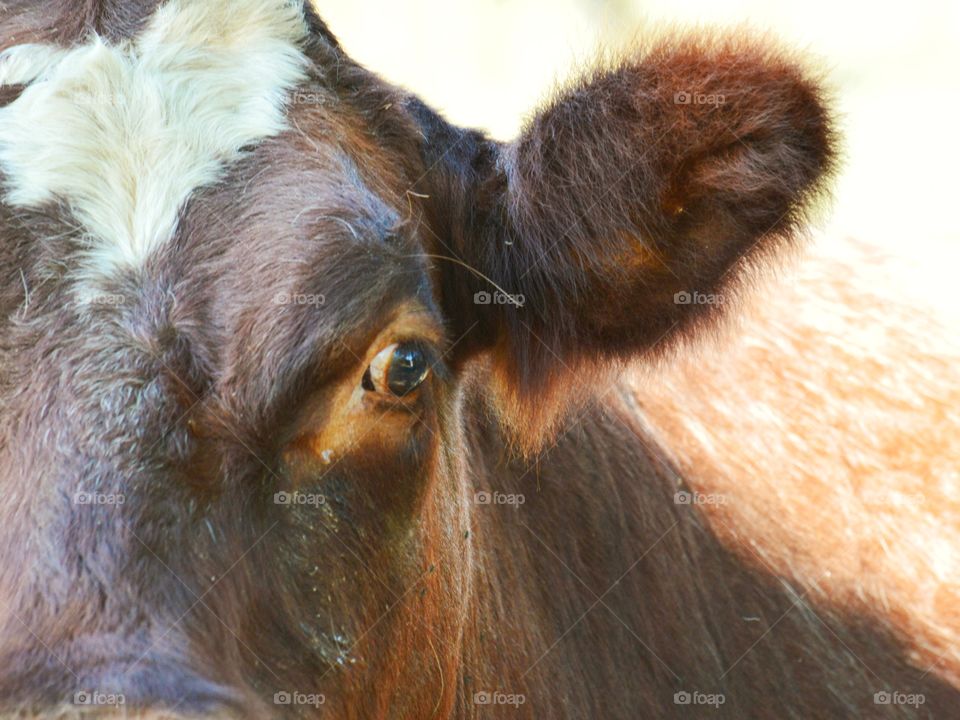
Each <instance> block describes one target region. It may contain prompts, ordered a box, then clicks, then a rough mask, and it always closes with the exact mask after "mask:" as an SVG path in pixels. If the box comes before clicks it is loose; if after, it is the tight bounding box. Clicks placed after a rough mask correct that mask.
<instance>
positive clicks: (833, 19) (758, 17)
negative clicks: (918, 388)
mask: <svg viewBox="0 0 960 720" xmlns="http://www.w3.org/2000/svg"><path fill="white" fill-rule="evenodd" d="M314 1H315V4H316V6H317V8H318V9H319V11H320V13H321V15H322V16H323V17H324V19H325V20H326V21H327V23H328V24H329V25H330V28H331V30H332V31H333V32H334V33H335V34H336V35H337V36H338V37H339V38H340V40H341V42H342V43H343V45H344V46H345V47H346V49H347V51H348V52H349V53H350V54H351V55H352V56H353V57H354V58H355V59H357V60H359V61H360V62H362V63H364V64H365V65H366V66H368V67H369V68H371V69H372V70H375V71H377V72H379V73H380V74H382V75H383V76H385V77H387V78H388V79H389V80H391V81H393V82H396V83H399V84H401V85H404V86H405V87H407V88H409V89H411V90H413V91H415V92H417V93H419V94H420V95H422V96H423V97H424V98H425V99H426V100H427V101H429V102H430V103H431V104H433V105H434V106H435V107H437V108H439V109H441V110H442V111H443V112H444V113H445V114H446V115H447V117H448V118H449V119H450V120H452V121H454V122H457V123H459V124H462V125H469V126H474V127H480V128H484V129H486V130H489V131H490V132H491V133H493V134H494V135H495V136H497V137H499V138H502V139H508V138H510V137H512V136H513V135H514V134H515V132H516V131H517V129H518V127H519V126H520V124H521V122H522V120H523V118H524V117H525V115H526V114H527V113H529V112H530V111H531V110H533V109H534V108H535V107H536V104H537V103H538V101H539V100H540V99H541V98H543V97H544V95H545V93H546V92H547V91H548V90H549V89H550V88H551V87H552V86H553V85H554V84H555V83H556V82H560V81H562V80H563V79H564V78H565V77H567V76H568V75H569V74H570V72H571V71H573V70H574V69H575V68H576V67H577V66H578V64H579V65H582V64H583V63H584V62H587V61H589V60H590V58H592V57H596V53H597V50H598V48H601V47H605V48H608V49H609V48H622V47H629V43H630V40H631V38H635V37H643V36H644V35H645V34H646V33H649V32H652V31H655V30H656V29H657V28H663V27H664V26H665V25H673V24H677V25H683V26H689V25H695V24H698V23H703V24H721V25H740V24H742V23H744V22H748V23H749V24H750V25H751V26H752V27H755V28H757V29H760V30H770V31H773V32H774V33H775V34H776V35H777V36H779V37H781V38H783V39H784V40H785V41H787V42H788V43H790V44H792V45H796V46H799V47H801V48H806V49H807V50H808V51H809V52H811V53H812V54H813V55H814V56H816V57H818V58H820V59H821V60H822V62H823V64H824V65H825V67H826V68H827V69H828V71H829V76H830V78H831V81H832V82H833V84H834V86H835V89H836V94H837V97H838V100H839V103H838V108H839V111H840V114H841V118H842V123H843V125H842V129H843V132H844V136H845V142H846V148H845V152H846V160H845V165H844V171H843V174H842V176H841V178H840V181H839V183H838V185H837V188H836V202H835V205H834V206H833V212H832V214H831V216H830V220H829V226H828V231H829V232H830V233H834V232H840V233H847V234H851V235H856V236H858V237H860V238H864V239H869V240H871V241H872V242H877V243H882V244H885V245H888V246H889V245H898V246H900V247H899V250H900V251H901V252H902V251H903V250H904V247H906V248H911V249H915V250H911V252H913V251H915V252H916V253H934V254H936V253H937V248H938V247H939V248H941V249H944V250H946V248H945V247H944V243H949V244H950V245H951V248H950V249H951V250H952V249H955V248H956V247H957V246H960V227H958V226H960V222H958V220H957V219H956V218H957V213H956V211H955V208H956V206H957V204H958V203H957V197H956V195H957V192H958V190H960V183H958V182H957V177H958V173H960V142H958V141H957V135H958V132H960V2H958V0H952V1H950V0H913V1H912V2H909V3H866V2H856V3H844V2H842V0H807V1H806V2H796V1H795V0H791V1H790V2H785V1H784V0H774V1H770V0H349V2H345V1H344V0H314Z"/></svg>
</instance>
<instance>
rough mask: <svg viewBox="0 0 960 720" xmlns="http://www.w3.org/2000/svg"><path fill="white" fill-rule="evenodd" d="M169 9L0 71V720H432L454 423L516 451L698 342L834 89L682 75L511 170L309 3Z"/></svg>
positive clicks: (451, 523)
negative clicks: (364, 65) (325, 719)
mask: <svg viewBox="0 0 960 720" xmlns="http://www.w3.org/2000/svg"><path fill="white" fill-rule="evenodd" d="M149 5H150V4H149V3H148V4H147V7H139V6H138V7H136V8H133V6H131V7H130V8H128V9H127V10H126V11H122V10H121V9H118V8H117V7H113V6H112V5H111V6H110V12H106V13H99V14H97V15H96V18H95V19H90V21H89V22H90V23H104V22H107V23H109V22H116V24H117V25H116V27H113V26H110V28H112V29H108V28H106V27H103V28H101V32H100V33H99V35H94V34H92V33H91V32H90V25H89V23H88V25H85V26H84V30H83V31H82V32H81V34H80V35H78V36H77V37H74V38H69V42H64V41H63V40H64V39H63V38H62V37H60V36H59V35H58V34H57V33H62V32H63V27H65V26H64V24H63V23H62V22H61V23H57V22H51V20H50V18H48V17H40V15H43V14H44V12H45V11H44V10H29V9H26V10H16V9H15V10H14V11H13V15H12V17H11V19H10V22H9V25H8V26H9V28H10V29H9V30H8V31H6V34H5V36H4V43H5V45H4V46H5V47H6V48H7V49H6V50H5V52H4V53H3V55H0V63H2V64H0V80H2V81H3V85H4V93H5V95H4V99H5V101H6V104H5V106H4V107H3V108H2V110H0V168H2V171H3V180H4V196H3V204H2V205H0V215H2V228H3V239H2V243H0V270H2V282H3V285H2V296H0V297H2V302H3V310H4V312H3V317H2V329H0V338H2V353H3V360H2V388H0V403H2V408H3V413H2V420H0V423H2V424H0V483H2V488H3V509H2V513H3V515H2V517H3V523H2V524H0V525H2V527H0V535H2V537H0V548H2V551H0V552H2V553H3V557H2V559H0V640H2V642H0V702H2V703H3V704H4V709H5V711H10V710H12V709H14V708H21V709H22V710H24V711H25V712H26V713H28V714H33V715H36V716H41V717H46V716H52V714H53V713H55V712H61V713H67V714H69V713H76V714H83V713H86V712H91V713H94V712H105V711H106V712H109V711H111V710H117V711H118V712H119V711H121V710H122V711H126V712H130V711H131V710H133V711H136V712H140V711H142V712H144V713H148V712H162V713H164V716H169V715H170V714H171V713H174V712H178V713H181V714H183V715H185V716H191V717H192V716H197V715H207V716H211V717H223V716H228V715H235V716H238V717H247V716H249V717H272V716H278V717H281V716H303V715H311V714H316V715H320V714H322V713H328V714H329V716H332V717H375V716H377V717H379V716H383V715H384V714H387V713H388V712H389V713H390V714H391V716H396V717H413V716H418V713H419V712H420V711H421V710H422V709H423V708H428V713H429V712H430V711H434V712H436V713H437V716H443V715H444V713H449V711H450V708H451V707H452V706H453V704H454V702H455V694H456V683H455V682H453V680H452V679H453V678H455V677H456V676H457V672H458V658H459V657H460V652H461V651H460V645H461V643H462V641H463V634H464V628H465V626H466V618H467V617H468V615H469V612H470V598H471V593H472V589H473V586H474V584H475V583H476V582H477V579H476V578H475V577H474V576H473V572H472V571H473V567H474V563H473V559H472V553H473V545H472V543H473V540H472V538H471V535H470V528H471V523H470V507H471V503H470V498H472V496H473V490H474V489H473V480H472V478H471V473H470V466H469V465H470V463H469V452H470V450H469V448H471V447H473V445H472V444H471V443H470V442H468V441H467V440H468V439H467V438H465V437H464V435H465V432H466V431H467V430H468V429H469V428H470V427H471V423H470V420H469V418H466V417H464V409H463V408H464V407H465V405H464V400H463V398H464V395H465V394H468V393H469V394H471V395H474V396H475V395H476V394H477V390H478V389H479V391H480V394H481V395H483V396H487V397H488V398H490V401H489V403H488V404H489V406H490V409H491V412H492V413H493V414H496V415H497V416H498V417H499V418H500V420H501V422H502V424H503V425H504V426H505V427H507V428H512V430H511V431H510V432H511V433H512V434H511V435H510V437H511V438H512V440H513V441H515V442H516V444H517V445H519V446H524V447H530V446H533V445H535V443H536V442H537V441H538V439H539V438H541V437H542V436H543V434H544V433H545V432H546V431H548V430H549V426H550V424H551V421H552V418H554V417H556V415H557V411H558V409H562V407H563V406H564V404H565V403H566V401H567V399H568V398H569V397H571V395H572V394H571V393H570V392H567V391H566V388H567V387H568V386H569V385H571V378H574V377H576V378H578V383H577V384H578V385H579V386H580V387H581V388H583V387H584V386H586V385H587V384H588V383H587V382H586V381H585V380H584V378H589V377H591V376H592V374H593V373H595V371H596V370H597V369H598V368H600V367H603V366H604V365H605V364H607V363H610V362H614V361H618V360H625V359H627V358H629V357H632V356H634V355H638V354H641V353H644V352H650V351H651V350H652V349H654V348H658V347H661V346H662V344H663V343H664V342H665V341H669V340H670V339H671V338H673V337H675V336H679V335H680V334H681V332H682V331H683V330H685V329H689V328H692V327H695V326H696V325H697V324H698V323H699V322H701V321H703V320H704V318H705V317H706V316H707V314H708V311H709V310H710V309H711V306H709V305H703V304H700V303H696V302H686V301H685V298H686V297H687V296H689V295H691V294H692V293H699V294H708V293H714V292H717V291H719V290H720V289H722V288H727V287H729V286H730V283H731V281H732V279H733V277H734V276H736V274H737V273H732V272H730V271H731V269H732V268H733V267H734V265H735V264H737V263H739V264H741V265H742V264H744V262H747V263H748V262H749V261H750V260H751V259H753V258H756V257H758V256H759V254H760V253H762V252H763V251H766V250H769V249H770V248H771V247H777V246H779V245H782V242H783V240H784V239H785V238H790V237H791V235H792V231H793V230H794V228H795V227H797V224H798V222H799V221H800V219H801V213H802V210H803V208H804V207H805V205H806V202H807V200H808V199H809V198H810V197H811V196H812V195H813V194H814V193H815V191H816V189H817V188H818V187H819V183H820V181H821V179H822V177H823V176H824V174H825V172H826V171H827V170H828V168H829V165H830V157H831V155H830V150H829V148H830V131H829V126H828V122H827V119H826V117H825V114H824V110H823V106H822V104H821V102H820V100H819V97H818V93H817V90H816V86H815V85H814V84H812V83H811V82H810V81H808V80H807V79H805V78H804V76H803V75H802V74H801V73H800V72H799V71H798V70H797V69H796V67H795V66H794V65H793V64H792V63H790V62H788V61H786V60H784V59H783V58H782V57H780V56H778V55H775V54H772V53H770V52H769V51H767V50H765V49H763V48H761V47H758V46H755V45H752V44H749V43H743V42H736V41H733V40H724V39H711V40H708V41H694V40H690V39H687V40H678V41H670V42H666V43H663V44H661V45H658V46H656V47H653V48H651V49H649V50H648V51H647V52H646V53H645V54H642V55H640V56H638V58H637V59H633V60H630V61H625V62H624V63H622V64H621V65H619V66H617V67H614V68H610V69H608V70H605V71H603V72H598V73H597V74H596V76H595V77H591V78H588V79H585V80H583V81H582V82H581V83H580V84H579V85H578V86H576V87H574V88H573V89H571V90H570V91H568V92H567V93H566V94H564V95H563V96H561V97H559V98H558V99H557V100H556V101H555V102H554V103H553V104H552V105H551V106H550V107H549V108H547V109H546V110H544V111H543V112H542V113H541V114H540V115H538V116H537V117H536V119H535V120H533V121H532V123H531V124H530V125H529V126H528V128H527V129H526V130H525V132H524V134H523V135H522V136H521V138H520V139H518V140H517V141H516V142H515V143H513V144H510V145H501V144H498V143H495V142H493V141H490V140H488V139H486V138H485V137H484V136H483V135H481V134H479V133H474V132H468V131H463V130H460V129H457V128H454V127H452V126H450V125H448V124H447V123H445V122H444V121H443V120H442V119H441V118H440V117H439V116H437V115H436V114H435V113H433V112H432V111H431V110H430V109H429V108H426V107H425V106H423V105H422V104H421V103H420V102H419V101H417V100H416V99H414V98H412V97H410V96H408V95H406V94H405V93H403V92H400V91H399V90H397V89H395V88H392V87H389V86H387V85H385V84H384V83H382V82H380V81H379V80H378V79H377V78H376V77H374V76H372V75H370V74H368V73H367V72H366V71H364V70H363V69H361V68H359V67H358V66H356V65H354V64H353V63H352V62H351V61H350V60H349V58H347V57H346V56H345V55H344V53H343V51H342V49H341V48H340V47H339V46H338V45H337V44H336V41H335V40H334V39H333V38H332V37H331V36H330V35H329V33H327V31H326V29H325V27H324V26H323V25H322V23H320V22H319V21H318V20H317V19H316V18H314V17H313V16H312V14H311V13H310V12H308V11H304V9H303V8H301V7H299V6H296V5H294V4H290V3H287V2H282V1H280V0H238V1H236V2H231V3H227V2H219V1H217V2H209V1H207V2H199V0H195V1H194V0H180V1H175V0H171V1H170V2H167V3H165V4H162V5H161V6H159V7H152V6H149ZM48 11H49V12H50V13H55V12H59V10H55V9H49V10H48ZM64 12H66V13H68V14H70V13H72V14H82V13H83V12H85V11H84V10H82V9H80V8H67V9H66V10H64ZM124 12H126V13H127V14H126V15H124ZM114 17H115V18H116V19H115V21H113V20H110V18H114ZM91 18H93V16H91ZM104 18H107V19H106V20H105V19H104ZM121 21H122V22H121ZM120 27H122V28H126V30H125V31H124V32H121V31H120V30H118V29H117V28H120ZM108 30H109V31H108ZM684 93H696V94H699V95H704V96H706V95H711V96H717V95H720V94H723V93H725V94H726V97H725V104H717V103H713V104H701V103H699V102H686V101H685V97H686V96H685V95H684ZM699 95H697V97H699ZM471 407H475V405H471ZM121 701H122V703H123V705H124V707H123V708H118V707H117V704H118V703H120V702H121ZM421 714H422V713H421ZM325 716H326V715H325Z"/></svg>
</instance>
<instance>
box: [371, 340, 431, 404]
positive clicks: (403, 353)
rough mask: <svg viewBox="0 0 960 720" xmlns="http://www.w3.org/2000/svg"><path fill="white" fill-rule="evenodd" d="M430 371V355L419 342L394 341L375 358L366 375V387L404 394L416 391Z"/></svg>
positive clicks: (393, 393) (372, 389)
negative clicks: (428, 356)
mask: <svg viewBox="0 0 960 720" xmlns="http://www.w3.org/2000/svg"><path fill="white" fill-rule="evenodd" d="M429 374H430V367H429V365H428V364H427V357H426V355H425V354H424V352H423V350H422V349H421V348H420V347H419V346H418V345H416V344H414V343H394V344H393V345H390V346H388V347H386V348H384V349H383V350H381V351H380V352H379V353H377V356H376V357H375V358H373V362H371V363H370V367H369V368H367V372H366V374H365V375H364V376H363V387H364V389H365V390H371V391H375V392H380V393H390V394H392V395H396V396H397V397H403V396H404V395H407V394H409V393H411V392H413V391H414V390H416V389H417V388H418V387H419V386H420V385H421V384H422V383H423V381H424V380H426V379H427V375H429Z"/></svg>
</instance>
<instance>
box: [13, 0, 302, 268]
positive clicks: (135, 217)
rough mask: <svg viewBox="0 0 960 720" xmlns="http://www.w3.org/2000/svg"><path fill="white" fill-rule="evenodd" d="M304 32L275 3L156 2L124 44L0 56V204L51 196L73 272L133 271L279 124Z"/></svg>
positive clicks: (294, 16) (297, 70)
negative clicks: (66, 220)
mask: <svg viewBox="0 0 960 720" xmlns="http://www.w3.org/2000/svg"><path fill="white" fill-rule="evenodd" d="M306 33H307V26H306V22H305V19H304V17H303V11H302V7H300V6H299V4H297V3H293V2H289V1H288V0H276V2H272V3H271V2H263V1H262V0H170V1H169V2H167V3H165V4H164V5H162V6H161V7H160V8H159V9H158V10H157V11H156V12H155V14H154V15H153V16H152V18H151V19H150V21H149V23H148V24H147V26H146V27H145V28H144V30H143V31H142V32H141V33H140V34H139V35H138V36H137V37H136V38H133V39H131V40H128V41H124V42H121V43H118V44H108V43H106V42H104V41H103V40H102V39H100V38H98V37H92V38H91V39H90V40H89V41H88V42H86V44H83V45H79V46H75V47H73V48H70V49H65V48H61V47H57V46H52V45H36V44H33V45H21V46H15V47H12V48H10V49H8V50H6V51H5V52H3V53H0V84H12V83H19V84H26V85H27V87H26V88H25V89H24V91H23V92H22V93H21V94H20V96H19V97H18V98H17V99H16V100H15V101H13V102H12V103H10V104H9V105H7V106H6V107H4V108H2V109H0V170H2V172H3V175H4V180H5V184H4V201H5V202H6V203H8V204H9V205H11V206H14V207H22V208H38V207H40V206H42V205H44V204H47V203H50V202H61V203H65V204H66V206H67V207H69V209H70V211H71V214H72V216H73V218H74V219H75V221H76V222H77V223H78V224H79V225H80V226H81V231H82V236H83V251H82V254H81V259H80V266H79V267H78V268H77V272H78V275H79V276H80V277H81V278H82V279H83V280H86V281H88V282H91V283H96V282H97V281H98V280H101V279H103V278H104V277H109V276H112V275H114V274H116V273H117V272H118V271H120V270H123V269H125V268H131V267H133V268H135V267H137V266H139V265H141V264H142V263H143V262H144V261H145V260H146V259H147V258H148V257H149V256H150V255H151V254H153V253H154V252H156V251H157V250H158V249H160V248H161V247H162V246H163V245H164V244H165V243H167V242H168V241H170V240H171V238H173V236H174V235H175V233H176V230H177V223H178V218H179V217H180V213H181V210H182V208H183V206H184V204H185V203H186V201H187V199H188V198H189V197H190V196H191V194H192V193H193V192H194V191H196V190H197V189H198V188H202V187H204V186H209V185H211V184H213V183H215V182H216V181H218V180H219V179H220V178H221V177H222V175H223V173H224V172H225V171H226V169H227V168H229V167H230V166H231V165H232V164H233V163H234V162H235V161H236V160H238V159H239V158H240V157H241V154H242V151H243V149H244V147H245V146H249V145H251V144H253V143H256V142H258V141H261V140H263V139H264V138H267V137H270V136H273V135H276V134H278V133H280V132H281V131H283V130H284V129H285V126H286V100H287V98H288V97H289V96H290V93H291V91H292V89H293V88H294V87H295V86H296V85H297V84H298V83H299V82H301V81H302V80H303V79H304V78H305V76H306V68H307V61H306V58H305V56H304V55H303V53H302V51H301V42H302V41H303V39H304V37H305V36H306Z"/></svg>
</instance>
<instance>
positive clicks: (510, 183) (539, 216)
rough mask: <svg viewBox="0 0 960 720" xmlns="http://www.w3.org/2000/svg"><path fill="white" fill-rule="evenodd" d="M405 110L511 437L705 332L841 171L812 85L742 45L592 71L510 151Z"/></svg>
mask: <svg viewBox="0 0 960 720" xmlns="http://www.w3.org/2000/svg"><path fill="white" fill-rule="evenodd" d="M409 107H410V110H411V111H412V112H413V114H414V115H415V117H416V119H417V122H418V123H419V126H420V128H421V132H422V135H423V137H424V139H425V142H424V147H425V150H424V161H425V163H426V167H427V168H428V170H427V172H426V175H425V177H424V178H423V180H422V181H421V183H420V190H421V191H422V194H424V195H427V196H429V197H428V199H427V200H425V203H426V207H427V211H428V225H429V230H430V232H429V233H427V235H428V237H427V238H426V242H427V245H428V252H429V254H431V255H434V256H437V258H440V257H441V256H442V257H443V258H444V259H438V260H437V261H436V263H435V267H436V292H437V295H438V297H439V302H440V304H441V306H442V308H443V309H444V311H445V313H446V315H447V317H448V318H449V321H450V322H451V324H452V326H453V327H454V328H455V329H456V330H457V331H458V333H457V334H458V336H459V334H461V333H462V334H464V337H463V338H462V340H461V341H460V343H459V344H458V347H457V349H456V353H457V358H458V359H465V358H468V357H471V356H474V355H476V354H477V353H480V352H483V353H486V354H487V355H488V356H490V357H491V358H492V368H493V377H494V379H495V381H496V385H497V389H498V403H497V404H498V406H499V408H500V410H501V411H502V412H503V414H504V419H506V420H507V421H509V422H510V424H511V425H514V426H515V427H521V428H530V427H536V428H546V427H549V425H550V424H551V419H553V418H555V412H554V411H555V410H556V408H557V407H559V406H562V404H563V403H562V402H559V403H558V402H557V401H558V400H562V399H563V398H564V397H566V396H567V395H568V390H569V389H570V388H574V387H576V388H583V387H584V386H585V385H586V383H584V382H583V378H585V377H589V376H590V375H591V374H592V373H593V371H594V370H596V369H598V368H601V367H604V366H608V365H609V364H610V363H611V361H613V362H615V361H622V360H627V359H629V358H631V357H634V356H637V355H642V354H644V353H647V354H649V353H651V352H654V351H658V350H660V349H663V348H666V347H669V346H670V344H671V343H672V342H674V341H675V340H676V339H677V338H679V337H682V336H684V335H685V334H689V333H690V332H691V331H693V330H695V329H696V328H697V327H700V326H702V325H703V324H704V323H705V322H706V321H708V320H710V319H711V316H712V315H714V314H715V313H716V312H717V311H718V310H720V309H722V307H723V305H724V304H728V303H724V302H723V300H724V298H730V297H731V293H732V292H733V291H734V290H735V289H736V286H737V283H738V282H739V281H741V280H742V278H743V276H744V274H745V273H747V272H749V271H748V268H751V267H756V266H757V263H756V262H755V261H756V260H757V259H762V258H764V257H766V256H769V255H771V254H773V253H774V252H775V251H777V250H778V249H781V248H783V247H784V246H785V245H787V244H789V243H790V242H791V241H792V240H793V239H794V238H796V237H797V235H798V230H799V229H800V228H801V226H802V224H803V222H804V220H805V218H806V215H807V212H808V210H809V209H810V208H811V206H812V205H813V204H814V201H815V200H816V199H817V198H818V197H819V196H820V195H822V194H823V192H822V191H823V189H824V187H825V185H826V180H827V178H828V177H829V176H830V174H831V171H832V170H833V167H834V157H835V149H834V148H835V141H834V131H833V129H832V123H831V119H830V116H829V112H828V109H827V103H826V102H825V98H824V95H823V91H822V86H821V84H820V82H819V81H818V79H817V78H816V77H814V76H811V75H810V73H809V72H808V71H807V70H805V69H804V66H803V65H802V63H801V62H799V61H798V60H797V59H796V58H793V57H792V56H790V55H787V54H784V53H783V52H782V51H779V50H777V49H775V48H773V47H771V46H769V45H768V44H766V43H764V42H759V41H756V40H747V39H743V38H738V37H729V36H705V35H703V34H698V35H696V36H693V37H680V38H672V39H670V40H666V41H660V42H658V43H657V44H655V45H653V46H651V47H649V48H648V49H647V50H646V51H645V52H643V53H641V54H639V55H638V56H636V57H631V58H629V59H625V60H623V61H621V62H620V63H619V64H617V65H615V66H613V67H607V68H605V69H602V70H596V71H594V72H592V73H591V74H589V75H587V76H586V77H584V78H582V79H580V80H579V81H578V82H576V83H575V84H573V85H572V86H570V87H569V88H567V89H566V90H563V91H561V92H559V93H558V94H557V95H556V96H555V98H554V99H553V100H552V101H551V102H550V103H549V104H548V105H547V106H546V107H545V108H544V109H543V110H541V111H540V112H539V113H538V114H537V115H535V116H534V117H533V118H532V119H531V120H530V121H529V122H528V124H527V126H526V127H525V129H524V130H523V132H522V134H521V135H520V137H519V138H517V139H516V140H515V141H514V142H512V143H509V144H500V143H497V142H494V141H491V140H488V139H487V138H485V137H484V136H483V135H482V134H479V133H476V132H470V131H464V130H460V129H458V128H454V127H452V126H450V125H448V124H447V123H445V122H444V121H443V120H442V119H441V118H439V116H437V115H436V114H434V113H433V112H431V111H430V110H429V109H427V108H426V107H424V106H423V105H422V104H420V103H418V102H415V101H412V102H411V103H410V104H409ZM521 439H525V440H528V441H531V442H535V437H534V436H530V435H529V434H527V435H526V436H525V437H522V438H521Z"/></svg>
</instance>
